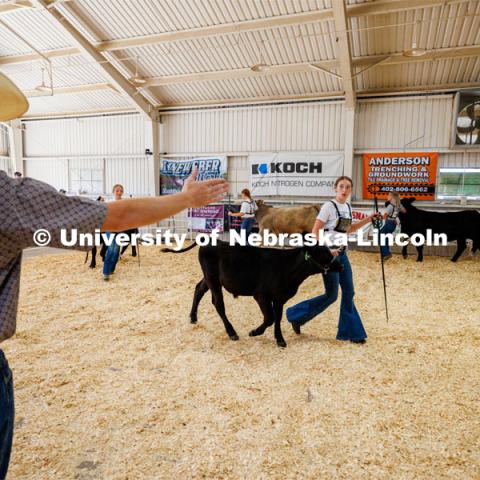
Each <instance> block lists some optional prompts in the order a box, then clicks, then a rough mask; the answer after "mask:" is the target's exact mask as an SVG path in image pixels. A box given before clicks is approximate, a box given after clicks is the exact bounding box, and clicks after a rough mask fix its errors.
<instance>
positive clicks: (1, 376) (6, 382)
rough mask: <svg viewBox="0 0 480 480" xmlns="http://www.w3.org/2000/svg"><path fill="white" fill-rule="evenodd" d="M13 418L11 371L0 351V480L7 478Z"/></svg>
mask: <svg viewBox="0 0 480 480" xmlns="http://www.w3.org/2000/svg"><path fill="white" fill-rule="evenodd" d="M14 417H15V409H14V405H13V378H12V371H11V370H10V368H8V362H7V359H6V358H5V355H4V354H3V352H2V351H1V350H0V480H4V478H5V477H6V476H7V470H8V463H9V461H10V453H11V451H12V440H13V423H14Z"/></svg>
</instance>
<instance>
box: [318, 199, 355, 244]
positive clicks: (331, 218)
mask: <svg viewBox="0 0 480 480" xmlns="http://www.w3.org/2000/svg"><path fill="white" fill-rule="evenodd" d="M332 202H335V205H337V208H338V211H339V212H340V215H341V216H342V217H345V218H352V216H351V215H350V209H349V204H348V202H345V203H338V202H337V201H336V200H330V201H328V202H326V203H324V204H323V205H322V208H321V209H320V212H318V215H317V220H321V221H322V222H325V226H324V227H323V228H324V230H325V238H328V239H329V240H331V241H332V242H333V241H337V240H339V239H344V238H346V234H345V233H342V232H335V231H334V230H333V229H334V228H335V226H336V225H337V220H338V213H337V210H335V206H334V205H333V203H332ZM328 230H331V231H328Z"/></svg>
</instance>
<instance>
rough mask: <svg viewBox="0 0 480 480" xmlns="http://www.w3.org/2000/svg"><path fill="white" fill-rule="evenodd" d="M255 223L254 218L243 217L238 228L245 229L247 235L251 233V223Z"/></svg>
mask: <svg viewBox="0 0 480 480" xmlns="http://www.w3.org/2000/svg"><path fill="white" fill-rule="evenodd" d="M254 223H255V218H253V217H252V218H245V219H244V220H242V224H241V225H240V230H245V234H246V236H247V238H248V236H249V235H250V234H251V233H252V228H253V224H254Z"/></svg>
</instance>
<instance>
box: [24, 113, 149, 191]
mask: <svg viewBox="0 0 480 480" xmlns="http://www.w3.org/2000/svg"><path fill="white" fill-rule="evenodd" d="M24 125H25V131H24V157H25V169H26V175H28V176H32V177H34V178H38V179H40V180H43V181H46V182H47V183H50V184H51V185H53V186H55V187H57V186H58V185H59V184H60V183H62V186H61V187H58V188H65V189H66V190H70V188H69V185H68V171H69V169H70V170H71V169H74V168H75V169H97V170H98V169H101V170H102V171H103V180H104V192H105V193H110V192H111V187H112V186H113V185H114V184H115V183H122V184H124V186H125V190H126V192H125V193H127V194H132V195H148V193H149V171H148V163H149V161H150V157H147V156H146V155H145V148H146V145H147V143H148V140H147V135H148V133H147V132H148V130H147V128H146V125H145V121H144V119H143V118H142V117H141V116H140V115H138V114H134V115H109V116H101V117H78V118H66V119H55V120H32V121H26V122H24Z"/></svg>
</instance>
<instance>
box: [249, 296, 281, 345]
mask: <svg viewBox="0 0 480 480" xmlns="http://www.w3.org/2000/svg"><path fill="white" fill-rule="evenodd" d="M254 298H255V300H256V301H257V303H258V306H259V307H260V309H261V310H262V313H263V323H262V324H261V325H260V326H258V327H257V328H254V329H253V330H251V331H250V333H249V336H250V337H258V336H259V335H263V334H264V333H265V330H266V329H267V328H268V327H270V326H271V325H273V323H274V321H275V315H274V313H273V307H272V302H270V301H269V300H268V299H267V298H265V297H261V296H255V297H254Z"/></svg>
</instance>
